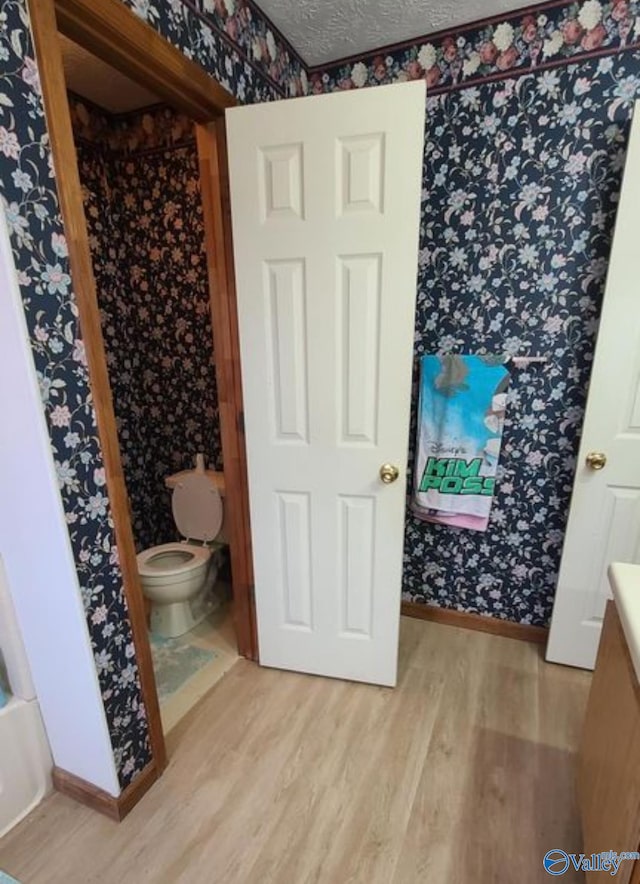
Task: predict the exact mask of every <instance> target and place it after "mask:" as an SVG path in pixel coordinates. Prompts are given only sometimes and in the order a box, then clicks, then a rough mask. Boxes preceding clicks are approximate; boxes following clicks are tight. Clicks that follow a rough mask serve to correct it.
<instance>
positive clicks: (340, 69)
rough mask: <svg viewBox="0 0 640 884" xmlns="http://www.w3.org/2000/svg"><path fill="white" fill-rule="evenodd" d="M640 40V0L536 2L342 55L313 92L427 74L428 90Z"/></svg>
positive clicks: (318, 73) (317, 76)
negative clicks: (346, 56)
mask: <svg viewBox="0 0 640 884" xmlns="http://www.w3.org/2000/svg"><path fill="white" fill-rule="evenodd" d="M638 46H640V19H639V18H638V2H637V0H608V2H601V0H581V2H575V0H574V2H560V3H548V4H543V5H540V6H533V7H530V8H529V9H524V10H522V11H520V12H516V13H513V14H512V15H511V16H508V17H507V16H505V17H498V18H494V19H489V20H487V21H486V22H478V23H476V24H475V25H471V26H470V27H468V28H465V29H464V30H460V31H458V32H456V31H449V32H443V33H440V34H437V35H433V36H431V37H429V36H425V37H424V38H422V39H420V38H419V39H417V40H412V41H409V42H408V43H404V44H402V45H401V46H397V47H391V48H389V49H380V50H378V51H377V52H374V53H371V54H369V55H366V56H363V57H362V58H357V59H349V60H347V61H344V62H336V63H335V64H333V65H331V66H329V67H328V68H326V69H323V70H318V69H315V68H314V69H313V71H312V72H311V73H310V75H309V80H310V90H311V92H312V93H321V92H330V91H333V90H335V89H354V88H361V87H362V86H377V85H380V84H383V83H395V82H397V81H398V80H416V79H420V78H424V79H425V80H426V82H427V90H428V92H429V94H430V95H432V96H433V95H436V94H438V93H439V92H442V91H450V90H451V89H456V88H462V87H464V86H469V85H471V84H473V83H474V82H486V81H487V80H490V79H504V78H505V77H506V76H512V75H514V74H523V73H526V72H527V71H533V70H540V69H546V68H549V67H556V66H558V65H566V64H567V62H569V61H571V60H573V59H578V58H580V57H584V56H585V55H586V54H590V55H593V54H595V53H597V54H610V53H612V52H615V51H619V50H621V49H625V48H630V47H638Z"/></svg>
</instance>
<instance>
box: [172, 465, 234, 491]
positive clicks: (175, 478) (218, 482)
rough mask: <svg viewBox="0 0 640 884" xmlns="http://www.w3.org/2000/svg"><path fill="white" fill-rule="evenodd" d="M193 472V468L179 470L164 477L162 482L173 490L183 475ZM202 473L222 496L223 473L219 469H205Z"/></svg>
mask: <svg viewBox="0 0 640 884" xmlns="http://www.w3.org/2000/svg"><path fill="white" fill-rule="evenodd" d="M195 472H196V471H195V470H181V471H180V472H179V473H171V475H169V476H167V477H166V478H165V480H164V484H165V485H166V486H167V488H170V489H172V490H173V489H174V488H175V487H176V485H177V484H178V482H181V481H182V480H183V479H184V478H185V476H191V475H192V474H193V473H195ZM204 474H205V476H207V477H208V478H209V480H210V481H211V482H213V484H214V485H215V486H216V488H217V489H218V493H219V494H220V496H221V497H224V494H225V487H224V473H223V472H222V471H221V470H205V473H204ZM200 475H202V473H200Z"/></svg>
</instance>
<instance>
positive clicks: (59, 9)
mask: <svg viewBox="0 0 640 884" xmlns="http://www.w3.org/2000/svg"><path fill="white" fill-rule="evenodd" d="M29 13H30V18H31V26H32V30H33V35H34V42H35V50H36V56H37V61H38V66H39V71H40V79H41V84H42V93H43V100H44V106H45V114H46V119H47V126H48V130H49V135H50V142H51V150H52V154H53V161H54V167H55V169H56V170H57V174H56V185H57V189H58V195H59V199H60V211H61V215H62V218H63V222H64V229H65V234H66V238H67V245H68V249H69V263H70V267H71V274H72V280H73V290H74V292H75V296H76V302H77V307H78V314H79V322H80V329H81V334H82V337H83V340H84V343H85V349H86V353H87V363H88V370H89V381H90V386H91V392H92V396H93V405H94V409H95V414H96V421H97V426H98V436H99V439H100V445H101V449H102V454H103V459H104V466H105V473H106V483H107V490H108V494H109V500H110V503H111V513H112V517H113V523H114V530H115V538H116V543H117V546H118V553H119V559H120V566H121V570H122V578H123V588H124V594H125V598H126V601H127V606H128V610H129V618H130V621H131V629H132V634H133V641H134V646H135V650H136V660H137V665H138V669H139V673H140V683H141V690H142V696H143V700H144V703H145V707H146V712H147V722H148V727H149V739H150V745H151V752H152V756H153V765H154V770H155V774H156V775H158V776H159V775H160V774H161V772H162V770H163V768H164V767H165V765H166V746H165V740H164V734H163V732H162V722H161V718H160V708H159V704H158V695H157V690H156V683H155V676H154V672H153V664H152V660H151V650H150V645H149V636H148V633H147V623H146V615H145V610H144V599H143V595H142V589H141V586H140V579H139V575H138V569H137V562H136V553H135V546H134V541H133V533H132V530H131V519H130V514H129V509H128V498H127V492H126V487H125V482H124V474H123V470H122V463H121V458H120V448H119V442H118V436H117V431H116V421H115V414H114V409H113V401H112V396H111V388H110V383H109V376H108V372H107V362H106V356H105V349H104V341H103V338H102V329H101V325H100V312H99V306H98V300H97V292H96V283H95V278H94V275H93V267H92V262H91V253H90V249H89V240H88V235H87V225H86V219H85V215H84V206H83V200H82V190H81V185H80V178H79V173H78V165H77V158H76V151H75V144H74V141H73V130H72V124H71V116H70V112H69V106H68V101H67V91H66V83H65V78H64V70H63V64H62V54H61V49H60V41H59V38H58V32H61V33H63V34H65V35H66V36H68V37H69V38H71V39H73V40H74V41H75V42H77V43H78V44H79V45H81V46H83V48H85V49H88V50H89V51H91V52H92V53H93V54H95V55H96V56H98V57H99V58H101V59H102V60H104V61H107V62H108V63H109V64H111V65H112V66H113V67H115V68H116V69H118V70H120V71H121V72H122V73H125V74H127V75H128V76H131V77H133V78H135V79H136V80H137V81H138V82H141V83H143V84H144V85H146V86H148V87H149V88H151V89H152V90H154V91H155V92H156V94H157V95H159V96H160V97H161V98H163V99H165V100H166V101H168V102H170V103H171V104H172V105H173V106H174V107H175V108H176V109H178V110H180V111H182V112H183V113H185V114H187V115H188V116H190V117H191V118H192V119H194V120H196V121H197V122H212V121H214V120H217V119H218V118H221V115H222V114H223V113H224V110H225V108H227V107H232V106H233V105H234V104H236V101H235V99H234V98H233V96H232V95H230V94H229V93H228V92H227V91H226V90H225V89H224V88H223V87H222V86H220V85H219V84H218V83H216V82H215V80H213V79H212V78H211V77H209V76H208V75H207V74H206V73H205V72H204V71H203V70H202V68H200V67H199V66H198V65H196V64H195V63H194V62H191V61H190V60H189V59H187V58H186V57H185V56H184V55H182V53H181V52H179V50H177V49H175V48H174V47H172V46H171V45H170V44H169V43H168V42H167V41H166V40H164V39H163V38H162V37H160V36H159V35H158V34H157V33H156V31H154V30H153V28H151V27H150V26H149V25H147V24H146V23H144V22H143V21H141V20H140V19H139V18H138V17H137V16H136V15H134V13H132V12H131V11H130V10H128V9H127V8H126V7H125V6H124V5H123V3H122V2H121V0H100V2H99V3H96V2H95V0H29ZM212 132H213V134H212V135H211V136H210V138H211V142H210V145H209V150H210V151H212V150H213V151H214V155H215V156H216V157H217V156H218V155H221V156H224V157H225V162H226V154H225V153H224V151H223V152H222V154H220V152H219V151H218V148H217V142H218V139H219V138H224V126H223V125H221V126H219V127H213V129H212ZM200 140H202V139H200ZM225 175H226V169H223V170H222V171H220V169H219V168H218V171H217V178H216V176H214V179H215V180H217V181H220V182H223V181H224V176H225ZM205 190H206V193H207V195H206V199H207V200H209V203H208V205H209V208H210V209H211V210H212V212H211V214H212V215H214V216H216V217H217V218H218V219H219V220H218V222H217V223H218V224H220V223H222V224H223V225H224V228H225V229H224V230H222V231H220V230H219V231H218V234H217V235H218V236H220V235H221V236H222V239H223V242H224V249H221V251H220V253H219V254H220V267H219V266H218V261H217V259H216V254H215V253H214V254H211V253H210V251H209V250H210V249H211V247H212V244H213V242H214V241H215V239H214V238H212V237H211V236H210V235H209V233H208V234H207V249H208V251H209V253H208V255H207V261H208V267H209V272H210V273H212V274H213V275H214V277H215V278H216V280H218V283H217V285H216V286H214V287H213V288H214V289H215V294H212V311H214V306H213V305H214V303H215V305H216V307H215V314H216V320H215V321H216V322H217V323H218V324H219V325H220V328H218V329H217V334H218V335H219V336H222V337H223V338H224V339H225V340H226V341H227V342H228V350H227V355H228V359H229V365H228V366H227V367H226V368H225V370H224V371H219V372H218V392H219V394H220V396H221V397H223V399H224V402H225V410H224V414H223V413H222V410H221V424H222V426H221V431H222V439H223V458H225V459H226V458H227V456H229V457H230V458H231V459H232V461H233V463H234V467H232V470H231V476H230V477H229V479H227V480H226V489H227V490H226V493H227V495H228V498H229V500H230V501H233V510H234V511H235V510H236V508H237V515H236V517H235V518H234V519H233V520H232V522H231V527H230V532H229V544H230V547H231V548H232V557H233V558H234V559H235V560H236V567H237V568H239V569H240V579H239V580H238V588H237V590H236V587H235V580H234V601H235V612H234V613H235V618H236V628H237V630H238V642H239V650H240V653H242V654H243V655H245V656H247V657H250V658H252V659H257V641H256V634H255V615H254V613H253V612H254V605H253V595H252V591H251V573H252V559H251V539H250V529H249V523H248V512H249V505H248V488H247V484H246V453H245V448H244V436H243V435H242V434H241V433H240V432H239V429H238V428H239V427H240V426H241V415H242V391H241V388H240V361H239V360H240V355H239V348H238V347H237V317H236V314H235V288H234V285H233V250H232V243H231V229H230V226H229V224H228V213H226V212H225V210H224V209H223V206H222V200H223V198H224V197H223V189H222V186H221V185H218V186H217V187H216V186H206V187H203V192H204V191H205ZM207 226H208V227H211V226H212V225H211V224H208V225H207ZM225 281H226V282H225ZM225 299H229V301H228V303H226V304H225ZM225 324H226V325H225ZM234 342H235V343H234ZM221 346H222V345H221ZM234 346H235V347H236V349H235V351H234V350H233V347H234ZM222 352H225V348H224V346H222ZM229 428H231V429H229ZM234 428H235V430H234ZM225 438H226V440H227V444H226V449H227V450H225ZM229 446H231V449H230V450H229ZM136 779H137V778H136ZM134 782H135V780H134ZM129 791H131V793H132V794H134V792H135V790H133V791H132V790H129ZM140 794H141V791H140Z"/></svg>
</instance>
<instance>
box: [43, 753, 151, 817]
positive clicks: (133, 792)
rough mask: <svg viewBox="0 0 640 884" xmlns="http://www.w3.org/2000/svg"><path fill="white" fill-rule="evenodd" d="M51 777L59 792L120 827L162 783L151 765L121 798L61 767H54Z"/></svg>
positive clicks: (125, 790)
mask: <svg viewBox="0 0 640 884" xmlns="http://www.w3.org/2000/svg"><path fill="white" fill-rule="evenodd" d="M51 777H52V780H53V787H54V789H56V791H58V792H62V794H63V795H67V796H68V797H69V798H73V799H74V801H79V802H80V804H84V805H86V806H87V807H90V808H91V809H92V810H97V811H98V813H101V814H103V815H104V816H108V817H109V818H110V819H112V820H115V821H116V822H117V823H119V822H120V821H121V820H123V819H124V818H125V817H126V815H127V814H128V813H129V811H130V810H132V809H133V808H134V807H135V805H136V804H137V803H138V801H140V799H141V798H142V796H143V795H144V794H145V793H146V792H147V791H148V790H149V789H150V788H151V786H152V785H153V784H154V783H155V781H156V780H157V779H158V769H157V767H156V763H155V761H151V762H150V763H149V764H148V765H147V766H146V767H145V768H144V770H142V771H141V772H140V773H139V774H138V776H137V777H136V778H135V780H133V782H132V783H130V784H129V785H128V786H127V788H126V789H124V790H123V791H122V792H121V793H120V795H118V797H117V798H116V797H114V796H113V795H110V794H109V793H108V792H105V791H104V790H103V789H99V788H98V786H94V785H93V783H88V782H87V781H86V780H83V779H82V778H81V777H77V776H76V775H75V774H72V773H69V772H68V771H66V770H63V769H62V768H61V767H54V768H53V771H52V774H51Z"/></svg>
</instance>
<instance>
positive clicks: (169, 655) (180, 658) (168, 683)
mask: <svg viewBox="0 0 640 884" xmlns="http://www.w3.org/2000/svg"><path fill="white" fill-rule="evenodd" d="M149 638H150V640H151V656H152V657H153V670H154V672H155V675H156V685H157V687H158V698H159V700H160V702H161V703H162V701H163V700H166V699H167V698H168V697H170V696H171V695H172V694H175V692H176V691H177V690H179V689H180V688H181V687H182V686H183V685H184V684H186V682H188V681H189V679H190V678H192V677H193V676H194V675H195V674H196V673H197V672H199V671H200V670H201V669H203V668H204V667H205V666H207V665H208V664H209V663H211V661H212V660H215V658H216V657H217V656H218V655H217V654H216V653H215V651H210V650H207V649H205V648H198V647H196V646H195V645H190V644H189V641H188V638H186V637H184V636H180V637H179V638H161V637H160V636H158V635H153V634H151V635H150V636H149ZM0 884H2V882H1V881H0Z"/></svg>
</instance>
